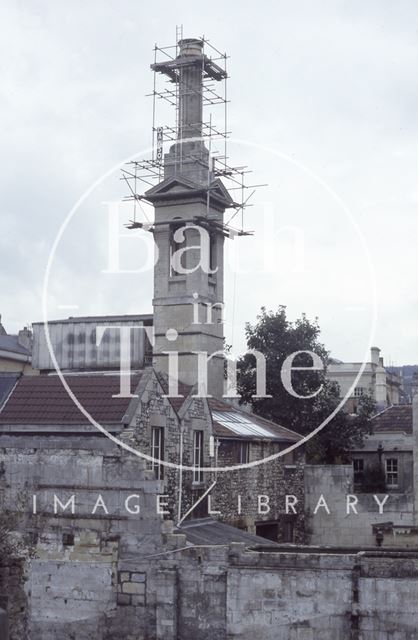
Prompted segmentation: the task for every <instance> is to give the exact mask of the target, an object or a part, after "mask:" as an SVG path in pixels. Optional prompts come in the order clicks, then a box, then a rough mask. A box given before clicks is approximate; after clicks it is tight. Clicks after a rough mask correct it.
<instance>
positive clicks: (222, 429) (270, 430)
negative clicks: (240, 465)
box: [209, 398, 302, 442]
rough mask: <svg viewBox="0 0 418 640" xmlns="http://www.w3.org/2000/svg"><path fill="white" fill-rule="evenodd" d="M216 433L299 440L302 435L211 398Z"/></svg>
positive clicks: (253, 437)
mask: <svg viewBox="0 0 418 640" xmlns="http://www.w3.org/2000/svg"><path fill="white" fill-rule="evenodd" d="M209 407H210V409H211V412H212V419H213V427H214V431H215V435H217V436H219V437H224V438H237V437H238V438H246V439H249V438H250V439H257V440H280V441H283V440H284V441H287V442H298V441H299V440H301V439H302V436H301V435H299V434H298V433H296V432H295V431H291V430H290V429H287V428H286V427H282V426H281V425H279V424H276V423H275V422H271V421H270V420H266V419H265V418H261V417H260V416H257V415H255V414H254V413H249V412H248V411H244V410H242V409H238V408H237V407H235V406H234V405H232V404H229V403H227V402H223V401H221V400H216V399H215V398H209Z"/></svg>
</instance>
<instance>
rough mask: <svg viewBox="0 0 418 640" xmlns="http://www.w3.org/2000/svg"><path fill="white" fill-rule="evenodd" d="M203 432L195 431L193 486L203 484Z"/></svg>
mask: <svg viewBox="0 0 418 640" xmlns="http://www.w3.org/2000/svg"><path fill="white" fill-rule="evenodd" d="M203 444H204V437H203V431H202V430H200V429H195V430H194V431H193V471H192V473H193V480H192V482H193V484H201V483H202V482H203V468H202V467H203Z"/></svg>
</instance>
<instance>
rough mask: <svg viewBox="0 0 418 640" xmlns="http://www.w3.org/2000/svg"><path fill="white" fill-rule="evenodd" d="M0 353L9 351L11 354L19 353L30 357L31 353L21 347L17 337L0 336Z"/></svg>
mask: <svg viewBox="0 0 418 640" xmlns="http://www.w3.org/2000/svg"><path fill="white" fill-rule="evenodd" d="M0 351H10V352H11V353H20V354H22V355H25V356H30V354H31V351H30V349H27V348H26V347H23V346H22V345H21V344H20V343H19V341H18V337H17V336H9V335H0Z"/></svg>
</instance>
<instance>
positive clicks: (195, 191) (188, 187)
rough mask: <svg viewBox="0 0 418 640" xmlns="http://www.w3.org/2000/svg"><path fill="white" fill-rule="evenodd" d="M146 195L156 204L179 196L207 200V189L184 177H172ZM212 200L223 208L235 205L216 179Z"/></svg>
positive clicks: (212, 183)
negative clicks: (197, 197)
mask: <svg viewBox="0 0 418 640" xmlns="http://www.w3.org/2000/svg"><path fill="white" fill-rule="evenodd" d="M144 195H145V198H146V199H147V200H149V201H150V202H155V201H158V200H159V199H161V200H169V199H170V198H171V197H174V198H176V197H177V196H178V197H180V196H181V197H182V198H187V197H195V196H199V197H201V198H205V199H206V197H207V188H206V186H204V185H202V184H200V183H198V182H194V181H193V180H189V179H188V178H185V177H184V176H170V177H168V178H165V180H163V181H162V182H160V183H159V184H157V185H155V187H151V189H148V191H146V192H145V194H144ZM210 200H211V201H213V203H218V204H220V205H221V206H222V207H223V208H227V207H231V206H233V205H234V202H233V200H232V198H231V196H230V195H229V192H228V190H227V189H226V187H225V186H224V185H223V183H222V181H221V180H220V179H219V178H216V180H213V181H212V182H211V184H210Z"/></svg>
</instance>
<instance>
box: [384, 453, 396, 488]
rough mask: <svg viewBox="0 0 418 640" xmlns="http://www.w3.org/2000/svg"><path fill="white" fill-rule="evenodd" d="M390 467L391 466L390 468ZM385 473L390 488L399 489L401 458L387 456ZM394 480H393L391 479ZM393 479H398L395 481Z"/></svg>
mask: <svg viewBox="0 0 418 640" xmlns="http://www.w3.org/2000/svg"><path fill="white" fill-rule="evenodd" d="M389 467H390V468H389ZM385 475H386V484H387V486H388V488H390V489H397V488H398V487H399V460H398V458H386V459H385ZM390 479H391V480H392V482H391V481H390ZM393 480H396V481H395V482H393Z"/></svg>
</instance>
